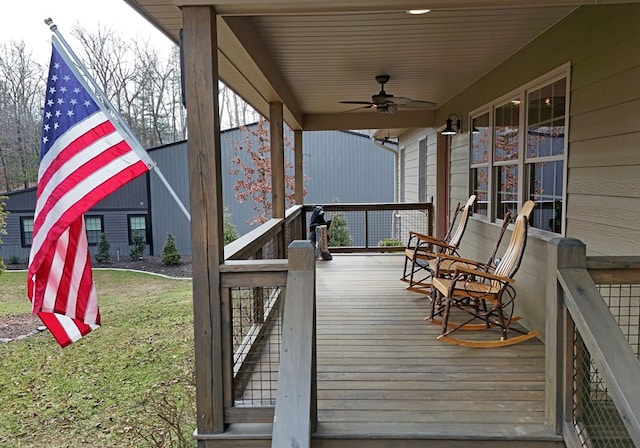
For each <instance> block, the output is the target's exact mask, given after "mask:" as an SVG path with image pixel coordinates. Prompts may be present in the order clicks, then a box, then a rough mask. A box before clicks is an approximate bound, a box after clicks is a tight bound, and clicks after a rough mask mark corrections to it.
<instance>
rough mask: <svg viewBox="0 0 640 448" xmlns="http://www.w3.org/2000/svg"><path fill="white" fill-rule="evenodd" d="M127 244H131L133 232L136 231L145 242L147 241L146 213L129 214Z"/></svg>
mask: <svg viewBox="0 0 640 448" xmlns="http://www.w3.org/2000/svg"><path fill="white" fill-rule="evenodd" d="M128 218H129V244H133V234H134V232H138V233H139V234H140V235H142V236H143V238H144V242H145V244H146V243H148V242H149V239H148V238H147V215H129V216H128Z"/></svg>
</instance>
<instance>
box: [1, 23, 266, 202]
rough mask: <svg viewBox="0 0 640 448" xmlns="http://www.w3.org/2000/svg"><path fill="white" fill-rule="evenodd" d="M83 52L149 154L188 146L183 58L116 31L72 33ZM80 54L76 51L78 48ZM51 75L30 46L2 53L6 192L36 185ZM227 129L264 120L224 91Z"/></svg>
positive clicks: (83, 58)
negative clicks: (155, 149)
mask: <svg viewBox="0 0 640 448" xmlns="http://www.w3.org/2000/svg"><path fill="white" fill-rule="evenodd" d="M72 36H74V37H75V38H76V39H77V40H78V42H79V43H80V49H79V50H77V51H76V53H77V54H78V57H79V58H80V60H81V61H82V63H83V64H84V66H85V67H86V68H87V70H88V72H89V73H90V75H91V76H92V77H93V79H94V80H95V82H96V84H97V85H98V86H99V87H100V89H102V90H103V91H104V93H105V95H106V97H107V99H108V100H109V102H110V103H111V104H112V105H113V107H114V108H115V109H116V110H117V111H118V113H120V115H121V116H122V117H123V119H124V121H125V122H126V124H127V125H128V126H129V127H130V128H131V130H132V131H133V133H134V134H135V135H136V136H137V138H138V139H139V140H140V143H141V144H142V145H143V147H145V148H151V147H154V146H158V145H163V144H167V143H171V142H174V141H178V140H184V139H185V138H186V135H187V130H186V109H185V108H184V106H183V105H182V83H181V72H180V54H179V50H178V48H177V47H173V48H172V49H171V50H170V51H169V52H167V53H166V54H163V53H162V52H160V51H159V50H157V49H155V48H154V47H153V45H152V43H151V42H149V41H148V40H125V39H124V38H122V37H121V35H119V34H117V33H116V32H114V31H113V30H111V29H108V28H103V27H100V26H99V27H98V28H97V29H92V30H87V29H85V28H83V27H82V26H80V25H79V24H77V25H76V26H74V28H73V29H72ZM72 46H73V45H72ZM46 73H47V67H46V65H43V64H38V63H36V62H35V61H34V60H33V58H32V56H31V52H28V51H27V50H26V48H25V44H24V42H19V43H16V42H11V43H9V44H1V45H0V191H2V190H4V191H12V190H15V189H17V188H24V187H29V186H33V185H35V183H36V181H37V169H38V164H39V151H40V139H41V126H42V103H43V100H44V93H45V92H44V90H45V84H46V83H45V79H44V78H45V76H46ZM219 92H220V116H221V120H222V126H221V127H222V128H223V129H224V128H227V127H237V126H241V125H244V124H246V123H253V122H257V121H258V120H259V119H260V116H259V114H258V113H257V112H256V111H255V110H254V109H253V108H251V107H250V106H249V105H248V104H247V103H246V102H244V101H243V100H242V99H241V98H240V97H239V96H237V95H236V94H235V93H234V92H233V91H232V90H231V89H229V88H228V87H227V86H225V85H224V84H223V83H220V84H219Z"/></svg>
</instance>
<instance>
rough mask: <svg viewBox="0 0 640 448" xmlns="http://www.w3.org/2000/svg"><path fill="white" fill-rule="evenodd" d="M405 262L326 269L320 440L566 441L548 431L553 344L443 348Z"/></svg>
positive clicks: (341, 258)
mask: <svg viewBox="0 0 640 448" xmlns="http://www.w3.org/2000/svg"><path fill="white" fill-rule="evenodd" d="M402 263H403V257H402V256H400V255H391V254H389V255H336V256H334V259H333V260H332V261H318V263H317V350H318V360H317V365H318V420H319V430H318V436H319V437H330V436H331V435H333V436H335V437H364V438H366V439H371V440H376V439H378V440H379V439H381V438H382V439H384V438H394V439H396V438H402V439H408V440H410V439H424V438H427V439H435V440H439V439H450V438H462V439H465V440H469V439H475V440H476V441H480V440H487V441H489V440H494V442H497V440H498V439H504V440H511V442H510V443H511V444H513V441H514V440H520V441H521V443H522V442H524V441H525V440H532V441H534V440H539V441H543V440H550V439H554V440H557V439H556V438H555V437H551V433H550V431H549V430H548V429H546V428H545V426H544V387H545V385H544V345H543V344H542V343H541V342H539V341H537V340H533V341H528V342H525V343H522V344H518V345H515V346H511V347H502V348H496V349H473V348H465V347H457V346H451V345H448V344H444V343H442V342H440V341H437V340H436V337H437V335H438V334H439V328H438V327H437V326H435V325H433V324H430V323H428V322H425V321H424V317H425V316H426V314H427V311H428V301H427V299H426V298H425V296H423V295H420V294H417V293H414V292H410V291H407V290H406V289H405V287H406V284H405V283H403V282H401V281H400V280H399V278H400V276H401V272H402ZM507 445H509V444H508V443H507ZM367 446H372V445H370V444H369V445H367ZM381 446H384V444H382V445H381ZM387 446H388V445H387ZM430 446H434V445H430ZM474 446H478V445H477V444H475V445H474ZM487 446H496V444H495V443H489V445H487ZM511 446H513V445H511ZM518 446H524V445H520V444H519V445H518ZM559 446H564V445H563V444H560V445H559Z"/></svg>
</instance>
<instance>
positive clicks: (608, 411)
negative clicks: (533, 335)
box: [573, 331, 635, 448]
mask: <svg viewBox="0 0 640 448" xmlns="http://www.w3.org/2000/svg"><path fill="white" fill-rule="evenodd" d="M573 355H574V356H573V360H574V362H573V425H574V428H575V430H576V432H577V435H578V439H579V441H580V444H581V446H582V447H585V448H633V447H634V446H635V445H634V443H633V441H632V439H631V437H630V436H629V433H628V432H627V429H626V428H625V426H624V423H623V421H622V418H621V417H620V414H619V413H618V410H617V409H616V406H615V404H614V403H613V400H612V399H611V397H610V395H609V393H608V391H607V385H606V382H605V380H604V378H603V377H602V376H601V375H600V374H599V372H598V369H597V368H596V366H595V365H594V363H593V361H592V359H591V355H590V354H589V351H588V350H587V348H586V346H585V345H584V342H583V341H582V338H581V337H580V335H579V334H578V332H577V331H576V332H574V338H573Z"/></svg>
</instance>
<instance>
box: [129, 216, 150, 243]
mask: <svg viewBox="0 0 640 448" xmlns="http://www.w3.org/2000/svg"><path fill="white" fill-rule="evenodd" d="M132 218H144V226H145V227H144V232H142V236H144V243H145V244H146V245H148V244H149V241H150V238H149V215H147V214H144V213H134V214H128V215H127V235H128V238H129V245H130V246H132V245H133V232H134V231H137V230H139V229H134V228H132V226H131V219H132Z"/></svg>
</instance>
